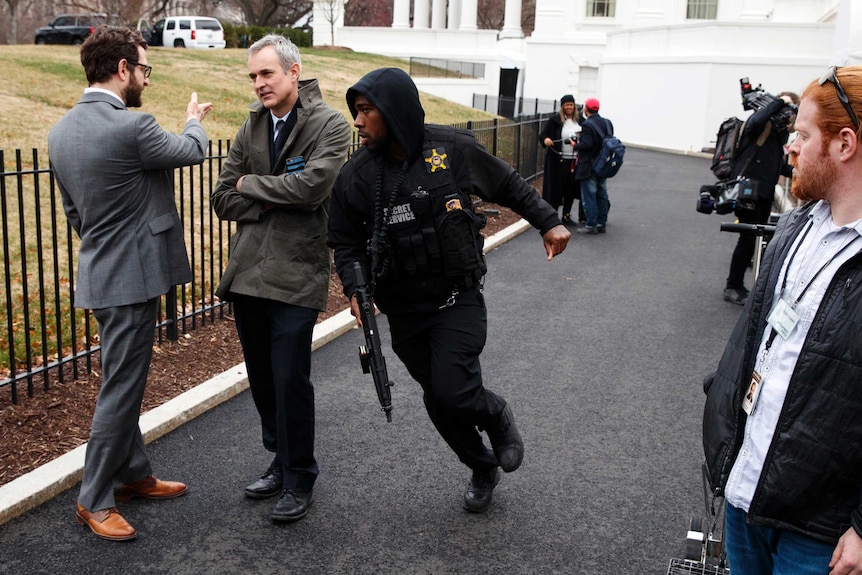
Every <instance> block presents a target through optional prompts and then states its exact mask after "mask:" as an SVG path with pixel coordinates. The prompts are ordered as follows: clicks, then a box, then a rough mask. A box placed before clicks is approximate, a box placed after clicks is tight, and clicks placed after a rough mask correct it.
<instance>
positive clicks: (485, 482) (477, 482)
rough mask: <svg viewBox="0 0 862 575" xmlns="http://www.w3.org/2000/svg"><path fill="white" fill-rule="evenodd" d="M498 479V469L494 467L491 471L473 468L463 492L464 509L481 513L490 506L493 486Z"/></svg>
mask: <svg viewBox="0 0 862 575" xmlns="http://www.w3.org/2000/svg"><path fill="white" fill-rule="evenodd" d="M499 481H500V471H499V469H497V468H496V467H495V468H494V469H492V470H491V471H476V470H475V469H474V470H473V477H471V478H470V484H469V485H467V491H466V492H465V493H464V509H466V510H467V511H469V512H471V513H483V512H484V511H485V510H486V509H488V507H490V506H491V498H492V497H493V495H494V487H496V485H497V483H498V482H499Z"/></svg>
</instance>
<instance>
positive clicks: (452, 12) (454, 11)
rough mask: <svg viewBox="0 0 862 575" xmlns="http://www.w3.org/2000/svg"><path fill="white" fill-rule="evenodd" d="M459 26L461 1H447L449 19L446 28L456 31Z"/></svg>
mask: <svg viewBox="0 0 862 575" xmlns="http://www.w3.org/2000/svg"><path fill="white" fill-rule="evenodd" d="M460 26H461V0H449V19H448V21H447V22H446V28H448V29H449V30H457V29H458V28H459V27H460Z"/></svg>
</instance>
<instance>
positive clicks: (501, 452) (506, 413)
mask: <svg viewBox="0 0 862 575" xmlns="http://www.w3.org/2000/svg"><path fill="white" fill-rule="evenodd" d="M488 438H489V439H490V440H491V447H493V448H494V455H496V456H497V462H498V463H499V464H500V467H501V468H502V469H503V471H505V472H506V473H508V472H510V471H515V470H516V469H518V467H519V466H520V465H521V461H522V460H523V459H524V442H523V440H521V434H520V433H518V428H517V427H515V417H514V416H513V415H512V410H511V408H509V406H508V405H507V406H506V407H505V409H503V413H501V414H500V419H499V420H498V421H497V424H496V425H494V426H493V427H492V428H490V429H488Z"/></svg>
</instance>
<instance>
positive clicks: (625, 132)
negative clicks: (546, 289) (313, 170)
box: [315, 0, 862, 151]
mask: <svg viewBox="0 0 862 575" xmlns="http://www.w3.org/2000/svg"><path fill="white" fill-rule="evenodd" d="M328 1H329V0H315V24H316V25H315V44H318V45H319V44H329V43H331V38H329V30H328V23H323V22H325V20H318V16H317V7H318V4H319V3H321V2H328ZM397 1H398V2H401V3H402V11H401V12H403V4H405V0H397ZM428 1H429V2H430V4H428V5H427V6H426V4H427V3H426V2H424V1H419V2H416V4H417V5H418V6H420V7H423V9H424V10H425V11H427V10H429V8H430V11H431V15H430V16H431V17H430V20H429V24H428V26H429V27H425V25H424V24H420V25H419V26H417V27H415V28H410V27H409V22H408V24H407V25H405V24H404V22H405V17H404V14H401V12H399V14H401V15H400V19H399V26H398V27H394V28H344V27H341V28H339V29H338V30H337V32H336V43H337V44H339V45H342V46H348V47H350V48H352V49H354V50H357V51H364V52H371V53H378V54H385V55H389V56H394V57H398V58H404V59H409V58H410V57H411V56H415V57H421V58H441V59H449V60H462V61H469V62H482V63H484V64H485V69H486V74H485V78H484V82H482V81H476V80H440V79H434V80H425V79H417V84H420V89H421V90H423V91H428V92H430V93H433V94H436V95H439V96H441V97H447V98H449V99H451V100H453V101H456V102H458V103H462V104H465V105H470V103H471V102H472V92H474V91H475V92H477V93H485V94H489V95H496V94H497V92H498V87H499V77H500V73H499V71H500V69H501V68H518V69H519V70H521V71H522V72H521V78H520V87H519V91H518V95H519V96H524V97H526V98H541V99H548V100H555V99H559V98H560V96H562V95H563V94H574V95H575V98H576V100H578V101H579V102H582V101H583V100H584V99H585V98H587V97H590V96H595V97H597V98H599V99H600V101H601V102H602V113H604V114H605V115H607V116H608V117H609V118H611V119H612V120H613V121H614V123H615V125H616V127H617V134H618V135H619V136H620V137H621V139H623V140H624V141H628V142H632V143H636V144H643V145H650V146H656V147H659V148H668V149H675V150H684V151H700V150H701V149H702V148H704V147H709V146H710V145H711V140H713V139H714V137H715V130H716V128H717V126H718V124H719V123H720V121H721V120H722V119H724V118H725V117H727V116H731V115H739V116H742V115H744V112H743V111H742V107H741V105H740V98H739V78H740V77H743V76H747V77H749V78H750V79H751V80H752V81H753V82H754V83H755V84H758V83H760V84H762V85H763V87H764V89H766V90H767V91H769V92H771V93H773V94H775V93H777V92H780V91H782V90H793V91H797V92H799V91H801V90H802V88H803V87H804V85H806V84H807V82H808V81H810V80H811V79H813V78H815V77H818V76H819V75H820V74H821V73H822V71H823V69H825V67H826V66H827V65H829V64H833V63H834V64H839V65H850V64H862V0H720V2H719V4H718V14H717V18H716V19H715V20H711V21H707V20H686V2H685V0H617V4H616V14H615V17H614V18H587V17H586V6H587V0H536V19H535V30H534V32H533V34H532V36H530V37H529V38H518V37H517V34H516V33H513V30H512V26H511V23H510V22H507V24H506V33H505V34H504V33H500V34H499V35H498V34H497V33H496V32H495V31H488V30H472V29H459V25H460V24H464V26H465V28H470V27H471V26H472V19H471V18H470V16H471V14H469V12H470V10H473V8H472V6H473V4H474V3H473V2H472V1H471V0H460V1H459V2H457V3H454V4H450V7H452V8H453V10H454V12H451V13H449V14H443V13H442V12H441V6H442V5H443V4H442V2H441V0H428ZM435 9H436V12H435ZM465 10H466V11H467V12H468V13H467V14H466V16H465V13H464V11H465ZM509 11H512V10H511V7H510V10H509ZM435 14H436V15H437V16H436V20H435V16H434V15H435ZM441 17H442V19H441ZM447 18H448V22H447V21H446V19H447ZM435 22H436V23H435ZM585 68H589V69H592V70H595V69H597V70H598V82H597V84H595V83H594V84H593V85H589V86H588V85H587V84H586V83H582V81H581V78H580V74H581V72H582V71H583V70H584V69H585Z"/></svg>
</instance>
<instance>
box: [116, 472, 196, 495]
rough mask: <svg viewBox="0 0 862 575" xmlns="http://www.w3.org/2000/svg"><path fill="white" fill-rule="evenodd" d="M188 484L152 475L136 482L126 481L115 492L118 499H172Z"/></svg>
mask: <svg viewBox="0 0 862 575" xmlns="http://www.w3.org/2000/svg"><path fill="white" fill-rule="evenodd" d="M186 489H187V488H186V484H185V483H180V482H179V481H162V480H161V479H156V478H155V477H153V476H152V475H150V476H147V477H144V478H143V479H141V480H140V481H135V482H134V483H124V484H123V485H121V486H120V488H119V489H117V490H116V491H115V492H114V499H116V500H117V501H128V500H130V499H171V498H173V497H179V496H180V495H182V494H183V493H185V492H186Z"/></svg>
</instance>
